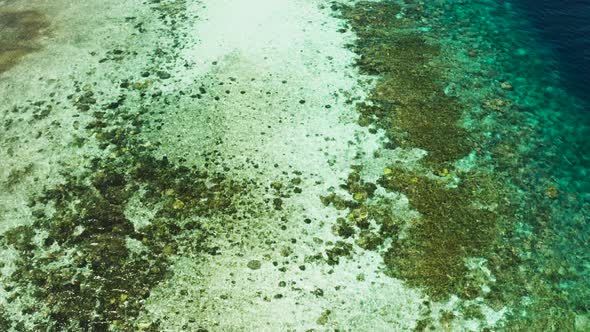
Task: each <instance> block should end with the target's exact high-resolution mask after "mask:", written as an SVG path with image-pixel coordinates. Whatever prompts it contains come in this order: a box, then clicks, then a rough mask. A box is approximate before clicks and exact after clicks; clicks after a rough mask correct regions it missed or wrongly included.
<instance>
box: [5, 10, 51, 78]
mask: <svg viewBox="0 0 590 332" xmlns="http://www.w3.org/2000/svg"><path fill="white" fill-rule="evenodd" d="M48 28H49V23H48V21H47V18H46V17H45V15H44V14H43V13H40V12H37V11H33V10H24V11H6V10H0V73H2V72H4V71H6V70H8V69H9V68H11V67H12V66H14V65H15V64H16V63H17V62H18V60H19V59H20V58H22V57H23V56H25V55H26V54H28V53H31V52H35V51H36V50H38V49H39V48H40V47H41V46H40V44H39V38H40V37H42V36H43V35H44V34H47V33H48V31H47V30H48Z"/></svg>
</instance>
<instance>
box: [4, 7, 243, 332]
mask: <svg viewBox="0 0 590 332" xmlns="http://www.w3.org/2000/svg"><path fill="white" fill-rule="evenodd" d="M154 3H156V4H157V3H158V2H154ZM182 6H183V2H175V3H174V4H170V3H169V4H165V5H164V4H162V6H159V5H155V6H154V7H152V8H153V10H155V11H157V12H158V13H159V17H160V19H162V20H164V21H165V24H164V29H165V30H166V29H172V30H173V28H174V26H175V24H176V23H175V22H174V20H170V21H168V17H174V16H175V15H177V14H178V13H179V12H182ZM1 15H2V16H1V17H0V22H2V24H4V25H6V27H4V26H3V29H0V31H1V32H2V33H4V32H5V31H6V29H8V32H11V31H12V30H10V29H12V28H13V24H14V28H15V29H17V30H18V29H20V28H18V27H20V26H23V25H24V26H25V28H24V29H25V30H26V31H25V30H23V32H22V34H23V36H25V37H31V38H34V37H35V33H36V31H37V30H40V29H41V27H43V26H44V25H43V24H42V22H41V23H38V24H37V23H36V22H37V19H38V18H39V16H38V15H37V14H35V13H20V14H11V13H9V14H5V13H2V14H1ZM6 15H9V16H6ZM15 20H16V21H18V20H24V21H26V22H24V23H25V24H22V23H23V22H20V23H19V22H13V21H15ZM29 23H30V24H29ZM28 25H31V27H29V26H28ZM34 27H36V28H35V29H33V28H34ZM19 31H20V30H19ZM140 32H141V31H140ZM164 33H166V31H164ZM17 35H18V34H17ZM11 36H12V34H11ZM17 37H18V36H17ZM24 39H26V38H23V40H24ZM9 41H10V40H9ZM3 42H4V41H3ZM15 42H16V40H15ZM177 42H178V41H177ZM17 44H18V43H17ZM3 45H4V44H3ZM2 47H4V46H2ZM7 47H8V46H7ZM23 47H24V46H23ZM8 51H11V50H9V49H8V48H6V47H5V48H2V49H0V52H1V53H0V54H2V56H4V53H5V52H8ZM11 52H12V51H11ZM124 53H125V52H124V51H122V50H118V49H115V50H112V51H108V52H107V57H106V58H104V59H103V60H100V61H99V63H104V62H106V61H121V60H122V59H123V58H124V56H125V54H124ZM11 57H12V55H11ZM162 57H163V55H162V50H156V51H155V53H154V55H152V61H153V66H157V63H158V62H161V61H163V60H164V59H162ZM1 64H2V66H5V65H7V64H6V63H1ZM146 76H150V73H149V72H147V74H146V72H145V71H142V74H141V77H146ZM155 76H157V77H158V78H159V79H161V80H164V79H167V78H169V77H170V76H169V75H168V76H166V75H165V73H163V72H158V73H156V75H155ZM148 81H149V80H145V81H140V82H135V83H133V82H129V81H123V82H121V83H120V86H119V89H120V91H121V94H120V96H119V97H117V98H115V99H111V98H106V97H104V96H103V94H102V93H99V92H96V91H94V90H93V88H92V84H85V83H82V82H78V81H77V82H75V89H74V91H73V92H72V94H71V95H70V96H69V97H68V100H69V102H70V103H71V105H70V106H69V107H73V108H75V109H77V110H78V111H79V112H81V113H82V114H85V116H86V117H85V118H87V119H89V120H86V121H84V122H83V123H85V124H84V130H85V136H84V137H79V138H78V140H77V141H76V142H74V144H77V145H78V146H80V147H81V146H84V145H86V144H93V142H95V143H94V144H96V145H97V147H98V149H99V151H102V152H101V153H99V154H98V155H95V156H92V157H89V158H91V159H90V160H88V167H86V168H84V167H83V166H82V167H81V169H78V170H66V171H64V172H63V173H62V177H63V179H64V180H63V181H62V182H61V183H60V184H59V185H57V186H54V187H49V188H45V189H44V190H43V191H42V193H41V194H39V195H37V196H36V197H33V198H31V201H30V202H29V206H30V208H31V211H32V216H31V219H32V222H31V223H30V224H27V225H21V226H17V227H14V228H12V229H9V230H7V231H6V232H4V233H3V234H2V235H0V243H1V246H2V248H3V250H7V251H8V252H14V251H16V252H17V253H18V256H16V258H15V259H13V260H12V261H11V263H10V264H11V266H3V267H4V268H6V270H5V271H9V272H8V273H5V274H3V275H2V277H3V288H4V291H5V292H7V294H8V295H7V301H8V304H9V305H11V306H15V307H18V308H21V309H22V312H20V313H19V315H22V316H23V317H27V316H30V317H31V318H30V319H27V320H24V319H22V317H11V314H10V313H9V311H7V310H6V309H5V308H4V307H2V308H0V329H1V330H6V331H8V330H9V329H15V330H18V331H25V330H48V331H106V330H112V329H115V330H124V331H129V330H152V331H156V330H160V329H161V327H159V326H158V323H157V322H156V323H153V324H152V323H150V324H144V323H141V322H139V323H138V322H137V321H136V319H137V317H138V315H139V313H140V312H141V310H142V308H143V306H144V303H145V301H146V299H147V298H148V296H149V295H150V291H151V289H152V288H153V287H155V286H156V285H157V284H158V283H159V282H160V281H162V280H163V279H164V278H165V277H166V276H167V275H168V274H169V273H170V272H169V266H170V258H171V257H172V256H174V255H175V254H176V253H177V250H178V248H179V246H180V245H182V250H183V251H184V252H185V253H186V252H191V253H195V254H215V253H216V251H217V248H216V247H215V246H213V245H211V244H209V243H208V241H207V239H208V236H209V231H208V230H207V229H204V228H203V227H202V224H201V221H200V220H202V219H201V218H205V217H211V216H214V215H223V216H226V217H227V216H232V214H234V213H236V211H237V209H236V204H238V203H237V202H238V201H242V199H241V198H240V197H241V196H245V195H244V191H245V190H246V187H247V185H245V184H243V183H240V182H239V181H236V180H233V179H231V178H228V177H227V176H226V175H225V174H223V173H219V172H211V171H208V170H207V168H206V167H195V166H190V167H189V166H185V165H182V164H174V163H172V162H170V161H169V160H168V159H167V158H166V157H165V156H164V157H157V156H156V154H155V152H154V151H155V150H156V147H155V146H154V145H151V144H149V142H147V141H146V140H145V138H142V136H141V135H140V134H141V132H142V131H143V130H144V129H145V128H146V127H150V126H152V125H154V124H153V123H151V121H150V120H147V118H148V115H149V114H153V113H154V112H157V111H158V109H157V108H158V107H165V105H166V103H167V101H166V100H164V98H163V97H162V95H161V93H156V92H153V93H151V94H148V93H147V92H146V90H147V88H148V85H149V84H148V83H145V82H148ZM31 103H32V104H33V105H32V106H34V105H37V104H38V105H43V104H44V103H43V102H40V103H35V102H31ZM61 107H63V106H61ZM25 109H26V107H22V110H20V109H19V108H18V107H15V112H18V111H23V112H24V110H25ZM47 109H48V112H49V111H51V107H50V106H49V107H48V108H47ZM45 116H47V114H45ZM43 118H44V117H43V116H41V117H37V116H34V117H33V119H34V120H36V121H39V120H41V119H43ZM7 125H9V124H7ZM80 125H81V124H80V123H79V122H78V121H77V122H76V126H80ZM156 125H157V122H156ZM214 158H215V157H214V156H211V157H210V158H209V160H211V162H213V161H214ZM19 176H20V175H19V174H18V173H14V176H11V177H10V178H11V179H12V178H14V180H13V182H15V183H17V182H18V181H19V179H18V177H19ZM131 201H133V202H134V204H136V205H138V204H139V205H141V206H143V207H144V208H146V209H150V210H151V211H154V214H153V215H151V216H150V217H149V220H148V221H147V222H144V223H142V224H137V223H135V221H134V220H132V218H131V217H130V216H129V213H128V208H129V206H130V204H131V203H130V202H131ZM15 318H16V319H15Z"/></svg>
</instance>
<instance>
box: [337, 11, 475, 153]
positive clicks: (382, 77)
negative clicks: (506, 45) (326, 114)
mask: <svg viewBox="0 0 590 332" xmlns="http://www.w3.org/2000/svg"><path fill="white" fill-rule="evenodd" d="M338 9H339V10H340V13H341V16H342V17H343V18H344V19H346V20H347V22H349V24H350V25H351V27H352V30H353V31H354V32H355V33H356V35H357V37H358V38H357V40H356V42H355V43H354V44H353V45H352V46H351V47H352V49H353V50H354V51H355V52H356V53H357V54H359V56H360V58H359V59H358V61H357V63H356V64H357V66H358V68H359V70H360V71H361V73H364V74H369V75H379V79H378V81H377V84H376V87H375V89H374V90H373V91H372V93H371V95H370V96H369V98H368V99H367V102H365V103H361V104H359V105H358V111H359V113H360V116H359V124H361V125H362V126H367V125H370V124H373V125H375V126H376V127H378V128H382V129H384V130H385V132H386V133H387V134H388V137H389V138H390V139H391V140H392V141H393V142H395V143H397V144H398V145H400V146H402V147H414V148H416V147H418V148H421V149H424V150H426V151H427V152H428V155H427V157H426V158H425V160H426V161H427V162H430V163H432V164H440V163H451V162H453V161H455V160H457V159H460V158H462V157H464V156H466V155H467V154H469V152H470V151H471V150H472V149H473V147H474V145H473V144H472V142H471V141H470V139H469V135H468V132H467V130H466V129H465V128H464V127H462V126H461V120H462V115H463V107H464V106H463V105H461V103H460V102H459V101H458V100H457V99H456V98H454V97H451V96H447V95H446V94H445V93H444V87H443V82H444V80H445V76H444V74H445V68H442V67H441V66H440V65H433V64H431V62H432V61H433V60H434V59H435V58H436V57H439V56H440V55H441V50H440V46H438V45H437V44H436V43H434V42H430V41H429V40H427V38H426V37H425V36H424V34H423V33H421V32H419V31H417V30H416V29H412V28H411V24H410V23H409V21H408V20H407V19H403V18H397V14H400V6H399V5H397V4H395V3H392V2H381V3H370V2H359V3H357V4H356V5H355V6H354V7H350V6H342V7H338Z"/></svg>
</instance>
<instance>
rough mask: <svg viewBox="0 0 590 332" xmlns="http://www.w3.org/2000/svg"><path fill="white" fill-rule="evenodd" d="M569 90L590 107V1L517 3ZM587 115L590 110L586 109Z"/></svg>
mask: <svg viewBox="0 0 590 332" xmlns="http://www.w3.org/2000/svg"><path fill="white" fill-rule="evenodd" d="M515 4H516V5H517V6H518V7H520V9H521V10H522V12H523V13H525V15H526V16H527V18H528V20H529V21H530V22H532V24H533V27H534V28H535V29H536V30H537V32H538V35H539V36H540V37H541V40H540V42H541V43H542V44H543V46H546V47H547V50H548V53H549V54H548V56H552V57H554V58H555V63H556V65H557V66H556V68H555V70H558V71H560V74H561V77H562V79H563V82H562V84H563V85H565V86H566V87H567V89H568V90H569V91H570V92H571V93H573V94H575V95H577V96H578V97H580V98H582V99H584V100H585V101H586V102H587V103H590V0H517V1H515ZM587 110H588V111H590V109H588V108H587Z"/></svg>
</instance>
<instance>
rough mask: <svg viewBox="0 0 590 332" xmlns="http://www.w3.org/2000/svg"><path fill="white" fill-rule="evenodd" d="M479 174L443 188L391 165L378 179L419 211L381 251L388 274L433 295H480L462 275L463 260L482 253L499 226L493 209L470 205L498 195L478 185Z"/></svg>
mask: <svg viewBox="0 0 590 332" xmlns="http://www.w3.org/2000/svg"><path fill="white" fill-rule="evenodd" d="M480 176H481V175H478V174H465V176H464V177H463V179H462V181H461V183H459V185H458V186H457V187H449V186H448V185H447V184H446V183H445V181H442V180H439V179H434V178H428V177H425V176H424V175H420V174H418V173H416V172H412V171H407V170H403V169H395V170H394V171H393V172H392V173H391V174H388V175H386V176H384V177H383V178H382V179H381V180H380V184H381V185H383V187H385V188H386V189H387V190H391V191H395V192H401V193H403V194H405V195H406V196H407V197H408V198H409V200H410V206H411V207H412V208H413V209H415V210H416V211H418V212H419V213H420V218H419V219H418V220H416V221H415V222H414V223H413V224H412V225H411V226H410V228H409V229H408V230H407V237H405V238H403V239H399V240H398V241H396V243H395V244H394V245H393V246H392V247H391V248H390V249H389V250H388V251H387V253H386V254H385V257H384V260H385V264H386V265H387V267H388V269H389V272H390V273H391V275H393V276H395V277H397V278H401V279H403V280H406V281H407V282H408V283H409V284H411V285H413V286H416V287H426V291H427V293H428V294H429V295H431V296H432V297H433V298H445V297H447V296H449V295H451V294H457V295H459V296H461V297H464V298H474V297H476V296H479V295H481V294H480V293H481V290H480V285H479V284H478V283H473V282H472V280H469V278H468V275H469V274H468V269H467V266H466V259H468V258H470V257H486V256H487V255H488V253H489V252H490V251H491V250H492V249H494V244H495V240H496V239H497V238H498V235H499V229H500V228H499V226H500V225H499V224H498V220H499V218H498V215H497V213H496V212H495V211H493V210H492V209H489V208H485V207H483V206H481V205H479V206H478V205H476V203H477V202H482V203H485V202H487V201H490V200H493V201H496V200H497V198H498V193H497V192H496V191H495V189H494V188H493V187H488V188H484V187H482V186H481V184H482V182H483V181H482V179H480V178H479V177H480ZM494 196H495V197H494Z"/></svg>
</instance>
